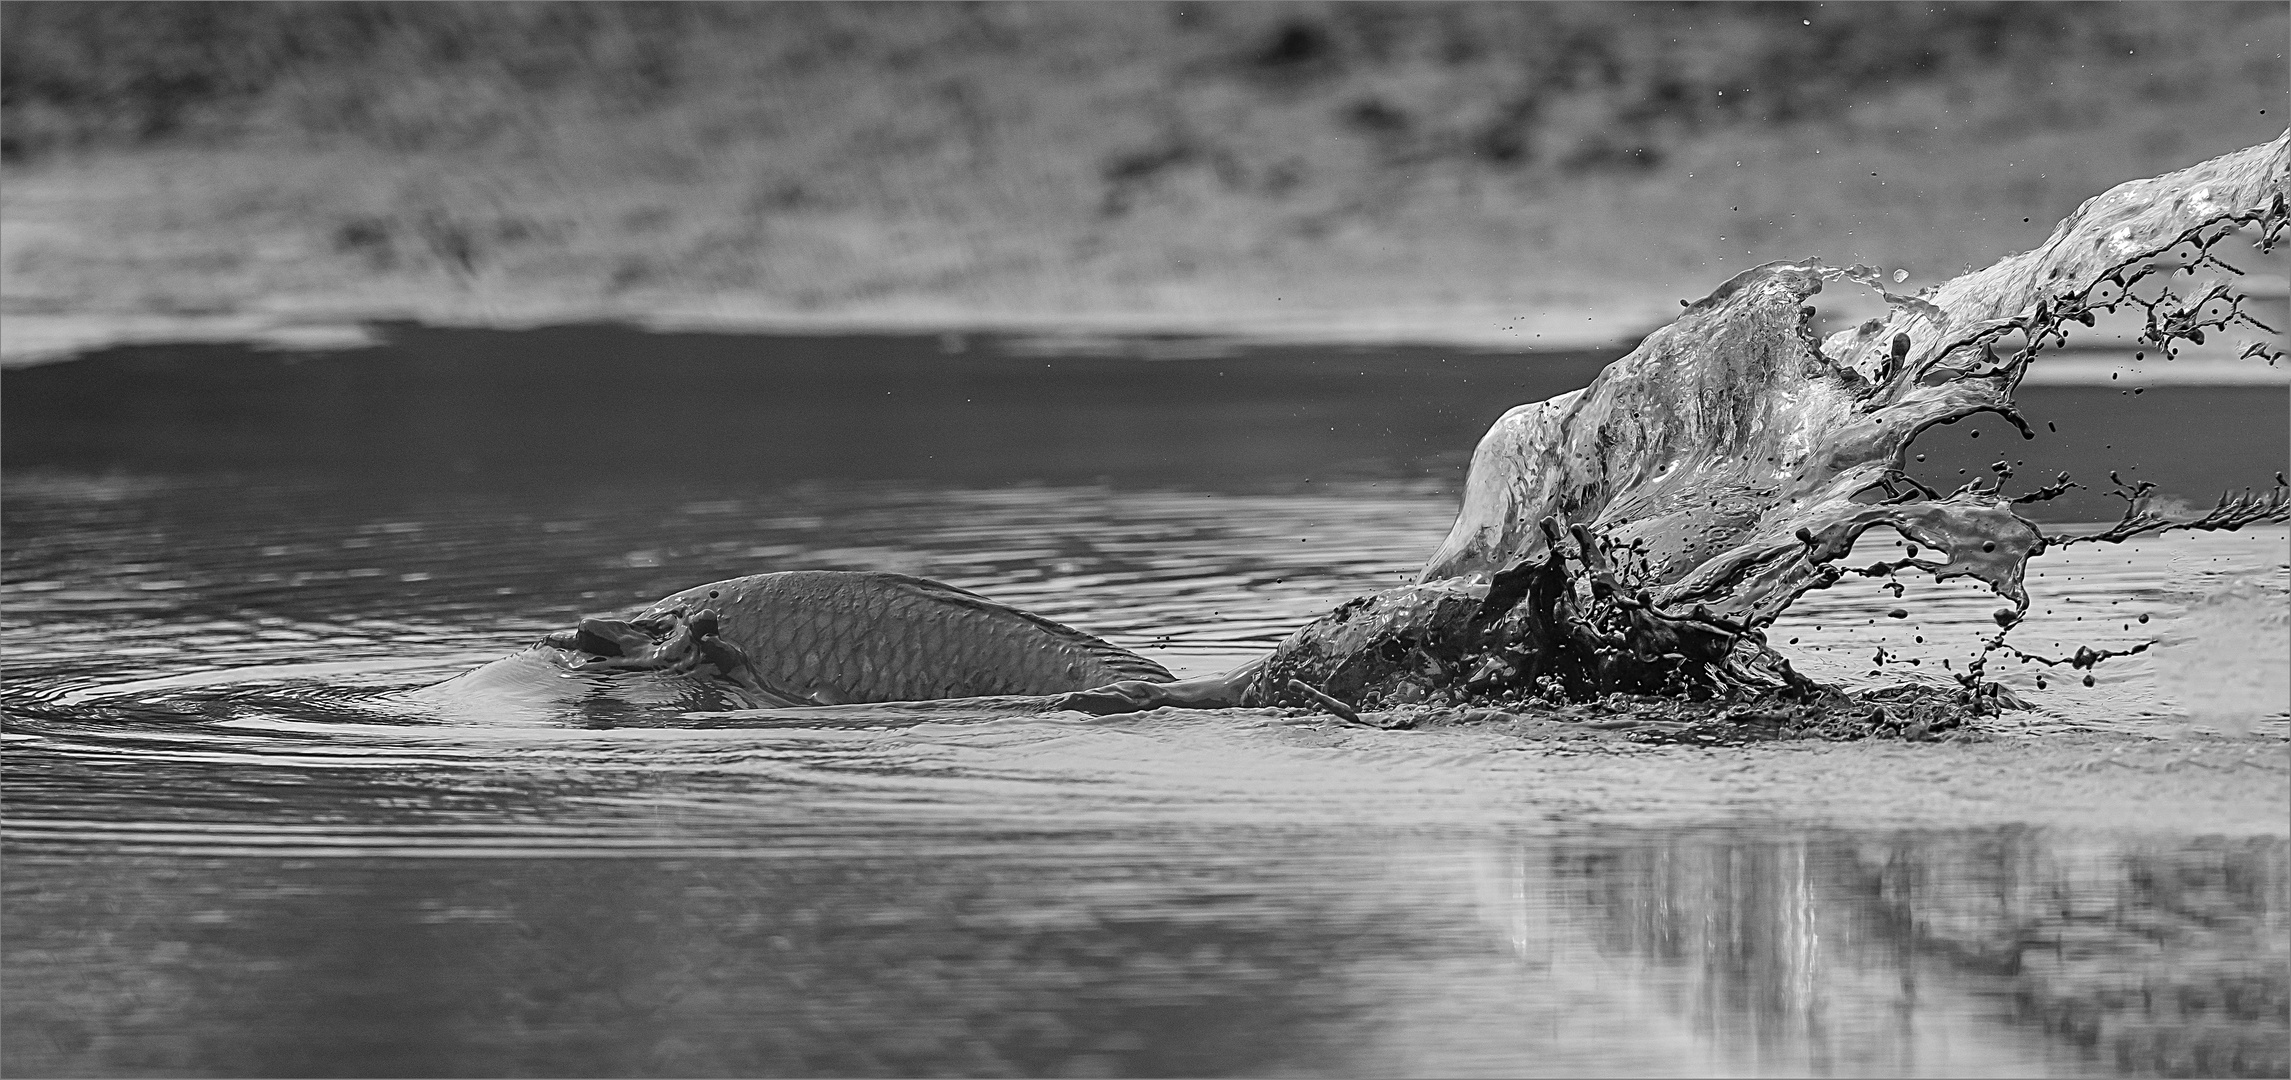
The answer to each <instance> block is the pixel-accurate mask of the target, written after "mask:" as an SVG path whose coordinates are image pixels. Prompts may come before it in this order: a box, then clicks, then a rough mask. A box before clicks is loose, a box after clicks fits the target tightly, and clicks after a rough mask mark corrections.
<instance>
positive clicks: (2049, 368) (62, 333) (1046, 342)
mask: <svg viewBox="0 0 2291 1080" xmlns="http://www.w3.org/2000/svg"><path fill="white" fill-rule="evenodd" d="M1642 307H1643V306H1642ZM1601 314H1603V315H1604V316H1605V317H1604V318H1602V317H1600V316H1599V315H1592V316H1587V317H1585V320H1584V322H1583V323H1581V324H1572V325H1570V324H1569V323H1568V322H1567V321H1563V320H1559V319H1545V320H1541V321H1538V322H1528V321H1525V320H1513V321H1511V322H1509V323H1508V324H1507V323H1505V322H1502V321H1499V320H1500V318H1501V317H1500V315H1498V314H1497V313H1495V312H1493V311H1481V310H1471V309H1464V310H1446V311H1440V310H1427V309H1414V310H1395V311H1384V312H1374V311H1372V312H1353V313H1350V314H1349V316H1327V315H1326V314H1325V313H1298V314H1295V315H1289V314H1279V315H1274V314H1267V315H1262V316H1259V317H1257V318H1246V317H1241V318H1235V317H1206V316H1204V317H1194V318H1185V317H1173V316H1167V315H1158V316H1144V315H1137V316H1130V315H1104V316H1097V317H1073V316H1048V315H1043V316H1032V317H1028V316H1001V315H985V314H982V315H978V316H975V317H973V318H968V319H958V318H949V317H945V316H943V315H940V314H937V313H927V312H909V313H891V312H885V313H873V314H857V315H854V314H844V313H837V314H824V313H823V314H803V313H774V314H762V315H731V314H725V313H709V312H705V311H685V312H662V313H654V314H650V315H629V314H617V313H591V314H589V315H587V316H586V317H583V316H580V315H576V314H574V313H570V312H538V311H536V312H531V313H528V314H525V315H524V316H522V317H519V316H509V317H494V318H450V317H449V318H444V319H434V318H418V317H407V315H406V314H404V313H394V312H376V313H372V314H364V315H361V314H351V313H343V314H342V315H341V316H338V317H334V318H307V317H305V318H295V317H279V316H266V315H261V314H227V315H221V314H218V315H164V314H157V313H141V314H128V315H60V314H58V315H51V314H32V313H16V314H9V315H7V316H5V317H4V318H0V370H10V369H18V368H27V367H33V366H38V365H44V364H54V363H63V362H68V361H71V360H74V359H78V358H80V357H82V356H86V355H90V354H94V353H99V352H103V351H105V350H109V349H114V348H125V347H138V346H154V347H163V346H169V345H241V346H244V347H246V348H250V349H256V350H262V351H280V352H312V353H323V352H333V351H343V350H351V349H362V348H375V347H380V346H383V345H385V344H386V343H387V340H388V336H389V332H390V328H391V327H393V326H408V325H410V326H416V327H421V328H424V329H430V330H445V331H452V330H469V331H479V330H490V331H509V332H517V331H531V330H542V329H549V328H561V327H567V326H580V325H610V326H618V327H623V328H629V329H635V330H639V331H643V332H647V333H657V334H680V333H697V334H722V335H733V336H748V337H756V338H774V337H841V336H893V337H914V338H929V337H937V338H939V339H940V349H941V351H942V352H945V353H949V354H959V353H963V352H966V351H968V350H969V349H971V348H972V347H973V346H974V342H973V340H972V339H973V338H985V339H988V340H989V341H990V342H991V347H993V348H997V349H999V350H1001V351H1003V352H1006V353H1016V354H1022V355H1029V356H1043V357H1055V356H1070V357H1099V358H1124V359H1136V360H1207V359H1231V358H1240V357H1245V356H1246V354H1247V353H1248V352H1249V351H1251V350H1255V349H1269V348H1298V347H1313V346H1322V347H1329V348H1377V347H1384V348H1429V349H1452V350H1455V351H1459V352H1473V353H1512V354H1518V355H1521V356H1523V357H1532V356H1535V355H1537V354H1549V353H1577V354H1579V353H1583V352H1593V351H1600V350H1614V351H1616V352H1618V353H1620V352H1624V351H1628V350H1629V349H1631V348H1633V347H1635V346H1636V345H1637V343H1638V341H1639V339H1640V338H1642V337H1644V336H1645V335H1646V334H1647V333H1649V332H1651V331H1652V330H1653V329H1654V327H1656V326H1658V325H1660V323H1658V322H1651V321H1646V320H1644V319H1632V318H1630V317H1629V316H1630V315H1631V314H1634V312H1629V311H1608V312H1604V313H1601ZM1570 319H1571V317H1570ZM2138 355H2139V354H2137V353H2136V352H2135V351H2134V350H2132V349H2130V348H2120V347H2090V348H2077V347H2074V346H2071V347H2069V348H2066V349H2060V350H2055V351H2054V352H2052V353H2051V354H2049V355H2047V356H2041V357H2039V358H2038V360H2037V361H2036V363H2034V364H2032V365H2031V366H2030V368H2029V371H2028V374H2027V376H2026V378H2024V380H2023V385H2027V386H2115V387H2118V388H2126V387H2132V386H2140V387H2150V386H2210V387H2252V388H2280V387H2291V365H2276V366H2269V365H2266V364H2262V363H2258V362H2254V361H2245V360H2235V359H2228V358H2223V357H2182V358H2179V359H2174V360H2169V361H2164V362H2162V363H2157V362H2154V361H2148V362H2142V361H2141V360H2139V359H2137V358H2136V357H2137V356H2138Z"/></svg>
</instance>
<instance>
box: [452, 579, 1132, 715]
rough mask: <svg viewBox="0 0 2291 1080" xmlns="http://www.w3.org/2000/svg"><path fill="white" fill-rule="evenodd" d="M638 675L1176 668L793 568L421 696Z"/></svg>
mask: <svg viewBox="0 0 2291 1080" xmlns="http://www.w3.org/2000/svg"><path fill="white" fill-rule="evenodd" d="M638 673H652V674H654V675H658V676H667V677H671V678H680V679H683V680H687V681H693V680H696V682H691V685H690V686H689V687H688V688H686V689H684V690H681V691H679V693H678V694H676V695H665V697H666V698H668V699H673V700H681V701H687V702H693V703H699V704H704V705H713V706H714V707H715V708H719V709H720V708H723V707H725V706H726V705H729V706H731V707H735V708H738V707H746V708H788V707H795V706H805V705H853V704H872V703H883V702H899V701H934V700H942V699H949V698H978V697H1040V696H1045V695H1054V694H1061V693H1066V692H1070V691H1074V690H1081V689H1085V688H1088V687H1092V686H1100V685H1104V684H1107V683H1113V682H1138V681H1142V682H1148V683H1157V682H1168V681H1171V679H1172V678H1173V677H1172V676H1171V674H1170V673H1169V671H1168V669H1166V668H1164V667H1163V666H1162V665H1160V664H1159V663H1156V662H1154V661H1153V660H1150V659H1147V658H1146V657H1143V656H1140V655H1138V654H1136V653H1134V652H1131V651H1129V650H1128V649H1124V648H1122V647H1121V646H1118V645H1115V644H1113V643H1111V642H1108V641H1106V640H1104V639H1102V638H1099V637H1096V636H1094V635H1091V634H1089V633H1086V632H1084V631H1081V630H1077V629H1075V628H1073V627H1071V626H1067V625H1065V624H1064V623H1060V622H1055V621H1053V620H1050V619H1046V618H1043V617H1042V616H1040V615H1035V614H1033V613H1031V612H1026V611H1021V610H1019V609H1018V608H1015V607H1011V606H1010V605H1008V604H1003V603H999V602H997V601H994V600H991V599H988V598H987V597H985V596H981V595H979V594H978V593H975V592H971V591H970V590H968V589H962V588H958V587H956V586H953V585H948V584H946V583H944V582H938V581H931V580H929V579H926V578H919V577H910V576H908V575H905V574H891V573H876V572H866V571H840V570H791V571H784V572H780V573H770V574H756V575H751V576H747V577H736V578H727V579H725V580H722V581H715V582H710V583H708V584H706V585H698V586H694V587H692V588H689V589H686V590H684V591H682V592H679V593H675V594H673V595H671V596H667V597H663V598H661V599H660V600H657V601H655V602H653V603H651V604H648V605H646V606H645V607H643V608H642V609H640V610H638V611H636V612H635V613H633V614H628V615H625V616H611V615H598V616H590V617H587V618H584V619H582V620H580V622H579V624H578V625H576V626H574V627H572V628H570V629H566V630H561V631H557V632H555V633H552V634H549V635H547V636H545V637H543V638H542V639H541V640H540V641H539V642H537V643H535V644H534V645H533V646H532V647H531V648H530V649H528V650H526V651H525V652H523V653H519V654H515V655H512V656H510V657H505V658H503V659H502V660H497V661H495V662H494V663H493V664H489V665H487V666H486V667H484V668H480V669H478V670H477V671H473V672H470V673H467V674H465V675H463V676H460V677H458V679H459V680H460V681H461V682H462V685H461V686H460V687H456V688H437V689H439V690H440V692H439V693H437V694H433V695H432V696H433V697H451V696H452V695H453V693H454V691H455V690H456V689H471V688H475V687H480V686H483V687H486V688H487V689H488V691H489V692H492V693H500V692H501V691H502V690H504V689H507V690H509V691H511V692H516V691H517V688H519V687H526V688H527V693H526V696H528V697H530V696H531V690H530V687H529V684H531V683H533V682H534V681H535V677H536V676H546V675H573V676H585V677H599V676H614V675H624V674H638ZM584 685H586V686H588V687H591V688H600V687H602V688H609V687H612V686H613V685H614V684H613V683H611V682H609V681H606V682H598V681H595V680H594V678H591V680H590V681H588V682H586V683H585V684H584ZM711 695H713V696H711ZM623 696H625V695H623ZM650 696H652V697H653V698H655V699H663V698H664V695H663V694H662V693H660V692H658V691H653V692H652V693H651V695H650Z"/></svg>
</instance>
